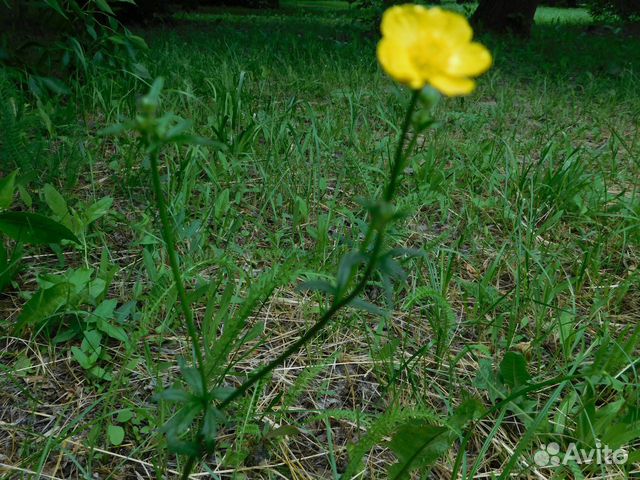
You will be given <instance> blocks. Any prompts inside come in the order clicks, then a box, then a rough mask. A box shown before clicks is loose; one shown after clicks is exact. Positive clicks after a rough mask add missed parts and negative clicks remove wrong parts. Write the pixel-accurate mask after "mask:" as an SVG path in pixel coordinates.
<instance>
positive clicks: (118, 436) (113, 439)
mask: <svg viewBox="0 0 640 480" xmlns="http://www.w3.org/2000/svg"><path fill="white" fill-rule="evenodd" d="M107 436H108V437H109V442H110V443H111V445H116V446H117V445H120V444H121V443H122V441H123V440H124V428H122V427H121V426H119V425H109V426H108V427H107Z"/></svg>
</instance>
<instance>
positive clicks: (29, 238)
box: [0, 212, 80, 245]
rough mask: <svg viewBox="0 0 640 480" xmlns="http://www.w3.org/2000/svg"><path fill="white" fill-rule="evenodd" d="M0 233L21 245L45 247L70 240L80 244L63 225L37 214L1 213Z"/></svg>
mask: <svg viewBox="0 0 640 480" xmlns="http://www.w3.org/2000/svg"><path fill="white" fill-rule="evenodd" d="M0 232H3V233H5V234H6V235H8V236H9V237H11V238H13V239H14V240H17V241H18V242H23V243H32V244H34V245H46V244H50V243H60V242H61V241H62V240H71V241H72V242H75V243H80V241H79V240H78V238H77V237H76V236H75V235H74V234H73V232H71V230H69V229H68V228H67V227H65V226H64V225H61V224H60V223H58V222H56V221H54V220H51V219H50V218H47V217H45V216H44V215H40V214H37V213H29V212H3V213H0Z"/></svg>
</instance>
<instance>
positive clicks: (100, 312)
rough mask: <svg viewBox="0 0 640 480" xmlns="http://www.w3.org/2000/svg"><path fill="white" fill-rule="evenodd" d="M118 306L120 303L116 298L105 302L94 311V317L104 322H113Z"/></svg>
mask: <svg viewBox="0 0 640 480" xmlns="http://www.w3.org/2000/svg"><path fill="white" fill-rule="evenodd" d="M117 305H118V301H117V300H116V299H114V298H112V299H109V300H105V301H104V302H102V303H101V304H100V305H98V306H97V307H96V309H95V310H94V311H93V316H94V317H98V318H102V319H104V320H111V319H112V318H113V316H114V313H113V312H114V311H115V309H116V306H117Z"/></svg>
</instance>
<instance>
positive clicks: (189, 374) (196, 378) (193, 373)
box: [179, 361, 204, 398]
mask: <svg viewBox="0 0 640 480" xmlns="http://www.w3.org/2000/svg"><path fill="white" fill-rule="evenodd" d="M179 363H180V373H182V375H183V377H184V381H185V382H186V383H187V385H189V386H190V387H191V390H192V392H193V394H194V395H195V396H196V397H200V398H202V396H203V395H204V385H203V384H202V376H201V375H200V371H199V370H198V369H197V368H194V367H187V366H186V364H185V363H184V361H180V362H179Z"/></svg>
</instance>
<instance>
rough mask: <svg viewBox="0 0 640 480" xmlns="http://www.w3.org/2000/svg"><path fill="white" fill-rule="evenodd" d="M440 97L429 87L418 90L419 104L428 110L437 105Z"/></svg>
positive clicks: (438, 93)
mask: <svg viewBox="0 0 640 480" xmlns="http://www.w3.org/2000/svg"><path fill="white" fill-rule="evenodd" d="M440 97H441V95H440V92H438V91H437V90H436V89H435V88H433V87H431V86H429V85H427V86H426V87H424V88H423V89H422V90H420V97H419V98H420V103H421V104H422V106H424V107H425V108H427V109H429V110H431V109H432V108H434V107H435V106H436V105H437V104H438V102H439V101H440Z"/></svg>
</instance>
